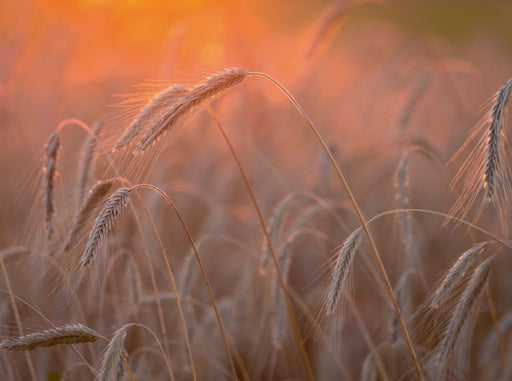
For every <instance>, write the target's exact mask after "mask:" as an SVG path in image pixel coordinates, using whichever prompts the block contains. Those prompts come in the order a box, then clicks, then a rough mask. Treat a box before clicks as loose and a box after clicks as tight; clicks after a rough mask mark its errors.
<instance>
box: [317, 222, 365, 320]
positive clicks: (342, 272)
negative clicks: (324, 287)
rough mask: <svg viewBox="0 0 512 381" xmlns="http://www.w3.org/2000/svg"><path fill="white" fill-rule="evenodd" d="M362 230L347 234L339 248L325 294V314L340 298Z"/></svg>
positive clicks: (332, 308) (330, 312)
mask: <svg viewBox="0 0 512 381" xmlns="http://www.w3.org/2000/svg"><path fill="white" fill-rule="evenodd" d="M362 231H363V229H362V228H358V229H356V230H355V231H354V232H353V233H352V234H350V235H349V237H348V238H347V239H346V240H345V242H344V243H343V245H342V247H341V249H340V250H339V254H338V259H337V260H336V266H335V267H334V273H333V276H332V280H331V286H330V288H329V294H328V295H327V306H326V314H327V315H331V314H332V313H333V312H334V309H335V308H336V305H337V303H338V301H339V299H340V296H341V293H342V289H343V285H344V283H345V279H346V278H347V275H348V273H349V271H350V268H351V267H352V262H353V260H354V253H355V252H356V250H357V248H358V247H359V244H360V243H361V232H362Z"/></svg>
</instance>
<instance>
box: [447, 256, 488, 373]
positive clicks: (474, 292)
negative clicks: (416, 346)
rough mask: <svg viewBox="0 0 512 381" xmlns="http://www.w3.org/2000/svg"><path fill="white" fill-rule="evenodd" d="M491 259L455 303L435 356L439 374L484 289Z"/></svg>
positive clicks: (474, 276) (476, 273)
mask: <svg viewBox="0 0 512 381" xmlns="http://www.w3.org/2000/svg"><path fill="white" fill-rule="evenodd" d="M493 259H494V258H493V257H491V258H489V259H487V260H486V261H485V262H483V263H482V264H481V265H480V266H478V268H477V269H476V270H475V272H474V275H473V277H472V278H471V281H470V283H469V285H468V286H467V288H466V289H465V290H464V293H463V294H462V296H461V298H460V301H459V302H458V303H457V307H456V309H455V313H454V315H453V317H452V319H451V321H450V324H449V325H448V328H447V329H446V333H445V336H444V339H443V340H442V342H441V344H440V349H439V351H438V354H437V363H438V365H439V366H440V369H439V372H441V374H442V373H443V372H444V370H445V369H446V366H447V363H448V359H449V358H450V355H451V354H452V353H453V350H454V348H455V343H456V341H457V338H458V337H459V334H460V332H461V330H462V327H463V326H464V323H465V322H466V321H467V319H468V318H469V317H470V312H471V310H473V309H474V307H475V305H476V302H477V301H478V299H479V297H480V295H481V294H482V293H483V291H484V289H485V286H486V284H487V280H488V278H489V274H490V269H491V265H492V263H493Z"/></svg>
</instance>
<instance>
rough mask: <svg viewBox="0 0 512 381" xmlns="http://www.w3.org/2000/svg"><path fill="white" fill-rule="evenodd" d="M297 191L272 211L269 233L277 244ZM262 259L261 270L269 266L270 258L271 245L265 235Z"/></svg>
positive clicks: (272, 241) (272, 240)
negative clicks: (285, 216) (289, 206)
mask: <svg viewBox="0 0 512 381" xmlns="http://www.w3.org/2000/svg"><path fill="white" fill-rule="evenodd" d="M296 196H297V195H296V194H295V193H290V194H289V195H287V196H286V197H285V198H284V199H282V200H281V201H279V204H277V205H276V207H275V208H274V212H273V213H272V217H271V219H270V222H269V225H268V226H269V227H268V233H269V236H270V240H271V243H273V244H275V243H276V242H275V241H276V239H277V237H278V235H279V232H280V227H281V224H282V222H283V217H284V215H285V213H286V211H287V210H288V205H289V204H290V202H291V201H292V200H293V199H294V198H295V197H296ZM261 252H262V255H261V261H260V270H261V271H265V268H266V267H267V262H268V260H269V258H270V247H269V243H268V240H267V237H263V243H262V246H261Z"/></svg>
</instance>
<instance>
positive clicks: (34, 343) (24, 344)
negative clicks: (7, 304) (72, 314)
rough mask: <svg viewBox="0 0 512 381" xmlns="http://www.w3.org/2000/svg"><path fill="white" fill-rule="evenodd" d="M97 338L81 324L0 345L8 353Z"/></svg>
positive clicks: (37, 333)
mask: <svg viewBox="0 0 512 381" xmlns="http://www.w3.org/2000/svg"><path fill="white" fill-rule="evenodd" d="M98 337H99V336H98V334H97V333H96V332H95V331H94V330H92V329H90V328H88V327H86V326H84V325H82V324H71V325H66V326H64V327H60V328H54V329H48V330H45V331H41V332H34V333H31V334H29V335H25V336H21V337H18V338H16V339H8V340H4V341H2V343H1V344H0V345H1V346H2V348H4V349H7V350H9V351H31V350H33V349H35V348H39V347H53V346H56V345H63V344H78V343H90V342H94V341H96V340H97V339H98Z"/></svg>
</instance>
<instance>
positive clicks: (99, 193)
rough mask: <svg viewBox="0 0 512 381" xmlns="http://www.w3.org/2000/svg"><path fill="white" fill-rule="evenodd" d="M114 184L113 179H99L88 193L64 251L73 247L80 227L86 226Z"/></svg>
mask: <svg viewBox="0 0 512 381" xmlns="http://www.w3.org/2000/svg"><path fill="white" fill-rule="evenodd" d="M113 184H114V180H113V179H109V180H102V181H98V182H97V183H96V184H95V185H94V186H93V187H92V188H91V190H90V191H89V193H88V194H87V197H86V199H85V200H84V202H83V204H82V206H81V208H80V210H79V211H78V213H77V214H76V216H75V221H74V222H73V227H72V228H71V230H70V232H69V236H68V240H67V242H66V245H65V246H64V251H69V250H71V249H72V248H73V245H74V244H75V242H76V240H77V238H78V235H79V233H80V229H81V228H82V227H83V226H84V224H85V222H86V221H87V218H88V217H89V214H90V213H91V212H92V211H93V210H94V209H95V208H96V207H97V206H98V204H99V203H100V202H101V201H102V200H103V199H104V198H105V196H106V195H107V193H108V192H109V191H110V189H111V188H112V185H113Z"/></svg>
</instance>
